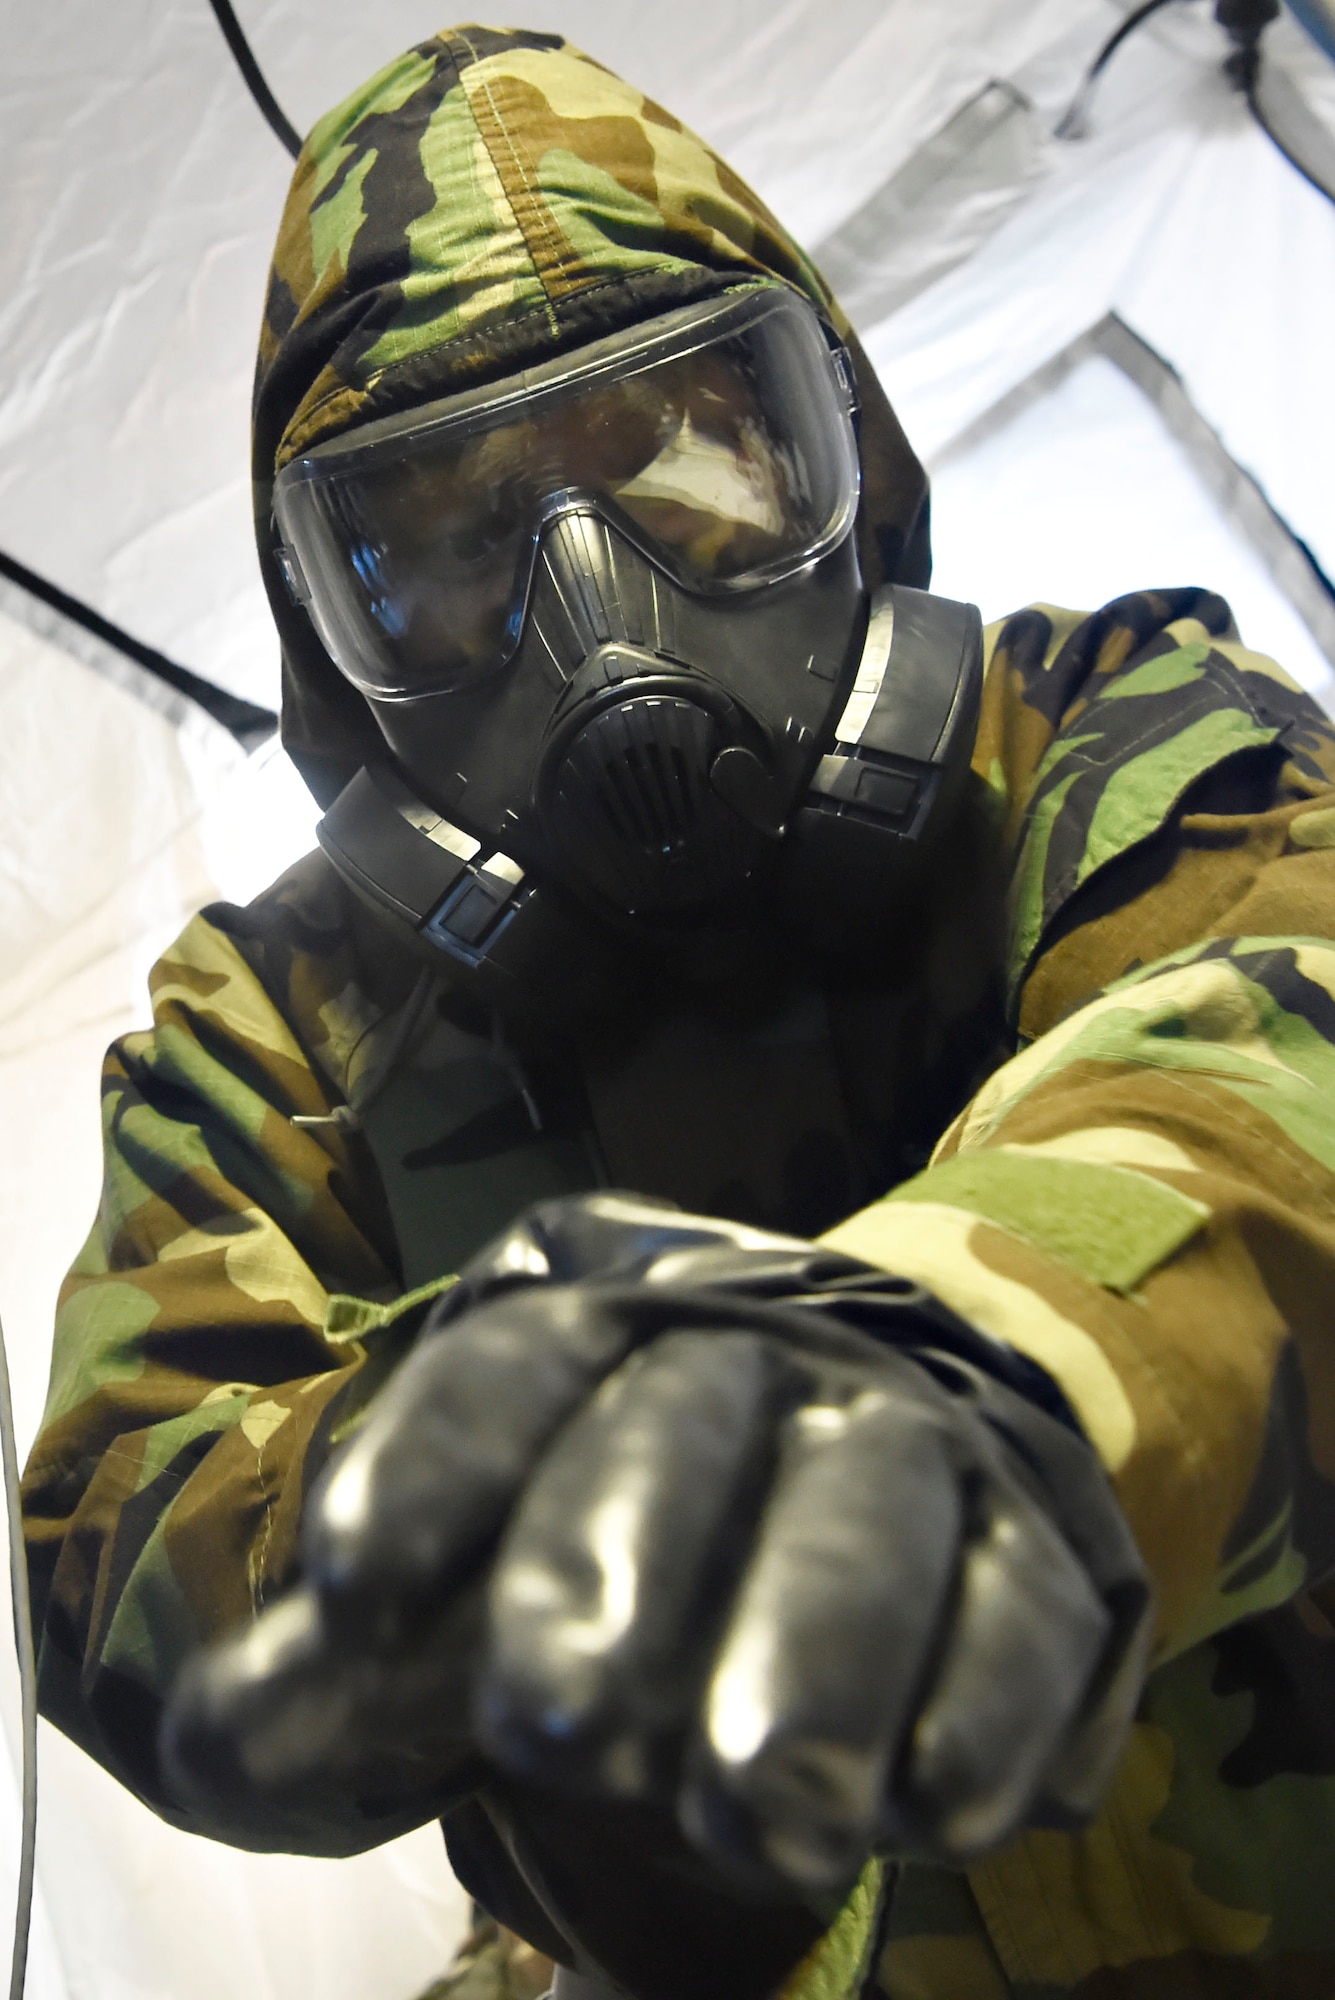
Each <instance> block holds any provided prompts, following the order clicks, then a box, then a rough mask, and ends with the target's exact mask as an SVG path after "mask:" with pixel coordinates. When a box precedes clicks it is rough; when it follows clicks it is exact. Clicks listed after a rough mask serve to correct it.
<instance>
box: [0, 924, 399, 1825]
mask: <svg viewBox="0 0 1335 2000" xmlns="http://www.w3.org/2000/svg"><path fill="white" fill-rule="evenodd" d="M152 984H153V998H154V1021H155V1025H154V1028H153V1030H152V1032H151V1033H145V1034H136V1035H131V1036H128V1037H127V1038H126V1039H125V1040H123V1041H121V1042H119V1043H118V1044H116V1045H115V1046H114V1047H113V1048H112V1049H111V1050H110V1052H109V1054H108V1057H107V1061H106V1066H105V1071H104V1079H103V1124H104V1146H105V1180H104V1186H103V1192H102V1198H101V1205H100V1209H99V1213H98V1217H97V1221H96V1224H95V1226H94V1228H93V1231H92V1234H91V1235H90V1237H89V1239H88V1241H87V1243H86V1245H85V1247H84V1249H83V1251H82V1253H81V1254H80V1256H79V1258H78V1260H77V1261H76V1263H75V1266H74V1268H73V1270H72V1272H71V1273H70V1276H69V1277H68V1279H67V1280H66V1283H65V1286H64V1289H63V1292H62V1294H61V1300H60V1307H59V1313H58V1319H57V1328H56V1336H55V1348H54V1358H53V1366H52V1376H51V1387H50V1392H49V1400H48V1404H47V1409H46V1412H45V1415H44V1418H43V1423H42V1428H41V1432H40V1435H39V1436H38V1439H37V1442H36V1444H35V1446H34V1449H33V1452H32V1455H31V1459H30V1462H29V1465H28V1469H27V1473H26V1476H25V1482H24V1514H25V1526H26V1532H27V1537H28V1548H29V1564H30V1576H31V1581H32V1591H33V1600H34V1620H35V1627H36V1630H37V1634H38V1645H39V1682H40V1700H41V1706H42V1709H43V1712H44V1713H45V1714H46V1715H47V1716H48V1717H49V1718H50V1719H51V1720H52V1721H53V1722H55V1723H56V1724H57V1725H58V1726H59V1727H60V1728H61V1729H62V1730H63V1731H65V1733H66V1734H68V1735H70V1736H72V1737H73V1738H74V1739H75V1740H76V1741H77V1742H79V1743H80V1744H82V1745H83V1746H84V1747H85V1748H86V1749H87V1750H88V1751H89V1752H90V1753H91V1754H92V1755H93V1756H94V1757H96V1758H97V1759H98V1761H99V1762H101V1763H102V1764H104V1765H106V1766H107V1767H108V1768H109V1769H110V1770H111V1771H113V1772H114V1773H115V1774H116V1775H117V1776H118V1777H119V1778H120V1779H122V1780H123V1782H124V1783H126V1784H127V1785H128V1786H129V1787H130V1788H131V1789H132V1790H133V1791H135V1792H136V1793H138V1795H139V1796H140V1797H141V1798H142V1799H144V1800H146V1801H147V1802H148V1803H149V1804H150V1805H151V1806H153V1807H154V1809H155V1810H157V1811H158V1812H160V1813H162V1814H163V1815H164V1816H165V1817H167V1818H168V1819H172V1820H174V1821H176V1823H177V1824H182V1825H189V1824H190V1822H189V1821H187V1820H186V1819H185V1818H183V1816H182V1815H181V1814H180V1813H179V1812H177V1811H176V1810H175V1809H174V1808H173V1806H172V1804H171V1802H170V1801H169V1800H168V1799H167V1798H166V1797H165V1796H164V1794H163V1790H162V1787H161V1784H160V1780H159V1776H158V1771H157V1759H156V1750H155V1744H156V1735H157V1721H158V1715H159V1712H160V1708H161V1705H162V1701H163V1698H164V1695H165V1693H166V1691H167V1689H168V1688H169V1687H170V1685H171V1683H172V1680H173V1678H174V1676H175V1672H176V1669H177V1667H178V1665H179V1663H180V1662H181V1660H182V1659H183V1658H184V1656H185V1655H186V1653H187V1652H189V1651H190V1650H192V1649H193V1648H194V1647H195V1646H197V1645H198V1644H200V1643H201V1642H203V1641H207V1640H208V1639H210V1638H212V1637H214V1636H215V1635H217V1634H219V1633H221V1632H223V1631H225V1630H227V1629H229V1628H232V1627H235V1626H236V1625H238V1624H241V1623H244V1622H245V1621H246V1620H248V1619H250V1618H251V1617H252V1616H253V1615H254V1614H255V1613H256V1611H257V1610H258V1609H259V1608H260V1607H261V1606H262V1605H264V1604H265V1603H266V1602H267V1601H268V1600H269V1599H270V1598H271V1597H272V1595H273V1594H274V1593H275V1592H276V1591H277V1590H279V1589H280V1588H281V1586H282V1584H283V1582H284V1580H285V1579H286V1578H287V1576H288V1575H289V1574H290V1572H291V1569H292V1566H293V1562H294V1555H295V1546H296V1529H297V1521H298V1516H299V1512H300V1505H301V1498H302V1494H303V1491H304V1489H305V1487H306V1485H307V1483H308V1481H309V1479H310V1477H311V1476H312V1473H313V1471H314V1470H315V1469H317V1468H318V1465H319V1463H320V1462H321V1461H322V1459H323V1456H324V1454H325V1452H326V1450H327V1447H328V1442H329V1438H330V1433H331V1431H332V1429H333V1428H334V1426H335V1419H336V1417H337V1416H338V1415H340V1414H343V1415H346V1414H347V1413H348V1412H349V1410H350V1408H351V1407H352V1406H354V1405H355V1404H356V1403H357V1402H358V1401H359V1400H360V1399H361V1397H362V1395H363V1393H364V1392H365V1393H369V1390H370V1388H371V1387H372V1386H373V1384H374V1380H375V1379H376V1378H377V1377H378V1376H379V1375H380V1374H382V1373H383V1371H384V1369H385V1368H386V1367H387V1366H389V1365H392V1362H393V1360H394V1358H395V1356H396V1353H397V1352H398V1351H399V1350H400V1348H401V1344H402V1341H403V1340H404V1338H406V1337H407V1334H408V1329H409V1328H410V1326H411V1324H412V1320H413V1315H414V1310H415V1305H416V1301H415V1300H414V1299H413V1298H408V1299H403V1298H399V1297H397V1294H398V1292H399V1289H400V1288H399V1282H398V1278H397V1274H396V1271H395V1269H394V1260H395V1253H394V1249H393V1242H392V1232H390V1231H389V1230H388V1226H387V1223H386V1219H385V1215H384V1204H383V1195H382V1194H381V1192H380V1189H379V1183H378V1180H377V1178H376V1174H375V1169H374V1166H373V1165H372V1163H371V1162H370V1160H369V1158H367V1157H363V1156H362V1153H361V1145H360V1142H359V1141H358V1140H357V1139H356V1138H355V1137H354V1138H352V1139H351V1140H349V1139H348V1138H346V1137H345V1136H344V1134H343V1132H342V1131H341V1130H340V1128H339V1127H338V1126H337V1125H336V1124H333V1123H326V1124H324V1125H320V1126H316V1127H313V1128H310V1129H303V1128H302V1127H300V1126H297V1125H294V1124H293V1123H292V1116H293V1114H306V1115H310V1116H315V1117H320V1116H321V1115H323V1114H326V1113H328V1112H329V1111H330V1109H331V1102H330V1100H331V1097H333V1096H334V1095H335V1094H334V1093H333V1092H332V1091H331V1090H330V1088H329V1085H328V1083H327V1082H326V1081H324V1080H323V1079H322V1077H321V1074H320V1072H319V1071H318V1070H317V1069H316V1067H315V1066H314V1065H313V1064H312V1063H311V1062H310V1061H309V1060H308V1059H307V1056H306V1054H305V1052H304V1051H303V1049H302V1048H301V1046H300V1045H299V1044H298V1041H297V1039H296V1037H295V1035H294V1032H293V1029H292V1028H291V1026H290V1025H289V1023H288V1022H287V1021H286V1020H285V1018H284V1016H283V1014H282V1013H281V1012H280V1011H279V1009H278V1008H277V1007H276V1006H275V1004H274V1003H273V1001H272V1000H271V998H270V997H269V994H268V993H267V992H266V990H265V987H264V985H263V983H262V982H261V980H260V979H259V977H258V976H257V974H256V972H255V970H254V968H253V967H252V965H251V963H250V962H249V961H248V960H247V958H246V957H245V956H243V954H242V952H241V951H240V950H239V949H238V947H237V944H236V942H235V941H234V939H233V938H232V937H231V936H229V935H228V934H227V933H226V931H225V930H224V929H220V928H219V927H218V926H217V925H216V924H215V923H211V922H210V921H209V920H208V918H207V917H198V918H196V919H195V920H194V921H193V922H192V923H191V924H190V926H189V927H188V928H187V930H186V931H185V932H184V934H183V936H182V937H181V939H180V940H179V942H178V944H177V945H176V946H175V947H173V949H172V951H171V952H170V953H169V954H168V955H167V956H166V957H165V958H164V959H163V960H162V961H161V963H160V964H159V965H158V966H157V967H156V968H155V971H154V975H153V981H152ZM431 1289H435V1288H431ZM349 1294H353V1295H359V1296H345V1295H349ZM194 1830H196V1831H205V1832H207V1831H210V1829H208V1828H195V1829H194ZM397 1830H398V1829H397V1828H395V1827H393V1826H386V1825H381V1824H376V1825H373V1826H366V1825H359V1824H348V1825H342V1826H340V1825H334V1824H331V1825H330V1826H329V1827H328V1828H327V1829H324V1830H322V1831H321V1832H320V1833H319V1834H318V1835H317V1836H316V1838H317V1840H318V1842H319V1844H320V1845H321V1846H323V1848H324V1851H329V1852H343V1851H351V1850H353V1849H355V1848H358V1847H366V1846H370V1845H373V1844H374V1843H375V1842H376V1841H379V1840H382V1839H384V1838H386V1837H387V1836H388V1834H390V1833H392V1832H394V1831H397ZM228 1838H230V1839H232V1840H234V1841H237V1842H238V1843H244V1844H248V1845H254V1846H257V1847H266V1846H269V1847H284V1846H289V1845H300V1846H304V1847H307V1848H310V1847H311V1846H312V1840H311V1838H310V1837H309V1836H308V1835H306V1834H303V1835H302V1836H300V1837H296V1836H295V1830H294V1829H293V1828H290V1827H286V1826H284V1825H283V1824H282V1823H281V1822H280V1821H279V1820H278V1819H276V1818H275V1819H273V1820H271V1821H266V1820H265V1819H264V1818H263V1817H257V1819H256V1822H255V1824H254V1825H253V1826H249V1827H246V1828H240V1829H238V1828H232V1829H229V1832H228Z"/></svg>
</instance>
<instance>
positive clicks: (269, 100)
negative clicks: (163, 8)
mask: <svg viewBox="0 0 1335 2000" xmlns="http://www.w3.org/2000/svg"><path fill="white" fill-rule="evenodd" d="M209 5H210V6H211V7H212V9H213V11H214V14H215V15H216V16H217V20H218V26H219V27H220V28H221V29H222V31H223V38H224V40H225V41H226V43H227V46H228V48H229V49H230V50H231V51H232V54H233V56H234V57H235V58H236V66H237V68H238V69H239V70H240V72H241V74H242V76H243V77H244V78H245V80H246V88H247V89H248V90H249V92H250V94H251V96H252V97H253V98H254V100H255V102H256V104H257V105H258V106H259V108H260V110H261V111H262V112H263V114H264V116H265V118H267V119H268V121H269V124H270V125H271V126H272V127H273V130H274V132H275V133H276V134H277V136H278V138H279V139H280V140H281V141H282V143H283V145H285V146H286V147H287V150H288V152H289V153H291V155H292V157H293V159H294V160H295V159H296V157H297V154H298V153H299V152H300V151H301V134H300V133H299V132H298V131H297V128H296V126H295V125H294V124H293V123H292V121H291V119H290V118H288V117H287V115H286V114H285V112H284V111H283V109H282V106H281V105H280V104H279V102H278V99H277V98H276V97H275V96H274V94H273V92H272V91H271V90H270V88H269V86H268V84H267V83H266V82H265V81H264V72H263V70H262V69H261V68H260V66H259V64H258V63H257V62H256V60H255V54H254V51H253V49H252V48H251V46H250V43H249V42H248V41H247V40H246V37H245V33H244V31H243V29H242V26H241V23H240V22H239V21H238V20H237V18H236V15H235V13H234V12H233V11H232V0H209Z"/></svg>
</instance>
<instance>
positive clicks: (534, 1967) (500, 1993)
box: [418, 1909, 555, 2000]
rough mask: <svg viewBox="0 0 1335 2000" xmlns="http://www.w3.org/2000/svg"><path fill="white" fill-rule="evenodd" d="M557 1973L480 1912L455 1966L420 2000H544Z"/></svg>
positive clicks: (537, 1952) (548, 1961) (519, 1941)
mask: <svg viewBox="0 0 1335 2000" xmlns="http://www.w3.org/2000/svg"><path fill="white" fill-rule="evenodd" d="M554 1969H555V1968H554V1967H553V1964H552V1961H551V1959H550V1958H544V1957H543V1955H542V1953H541V1952H540V1951H535V1950H534V1949H533V1946H532V1945H531V1944H525V1942H524V1940H523V1938H521V1937H516V1936H515V1933H514V1932H513V1931H507V1930H505V1929H503V1927H502V1926H501V1925H500V1924H498V1923H496V1922H494V1921H493V1919H492V1918H490V1917H489V1916H488V1915H487V1913H486V1911H485V1910H480V1909H479V1910H475V1911H474V1913H473V1928H472V1930H471V1931H470V1932H469V1934H468V1936H467V1937H466V1938H465V1939H464V1941H463V1944H462V1945H461V1946H460V1948H459V1953H458V1956H457V1957H456V1959H455V1961H454V1964H453V1965H452V1966H451V1967H450V1969H449V1971H448V1972H447V1973H446V1975H445V1977H444V1978H443V1979H440V1980H437V1982H436V1984H435V1985H434V1986H429V1987H428V1988H427V1990H426V1992H425V1993H423V1994H420V1995H419V1996H418V2000H542V1996H543V1995H544V1994H545V1993H546V1992H547V1991H548V1989H549V1988H550V1986H551V1983H552V1975H553V1972H554Z"/></svg>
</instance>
